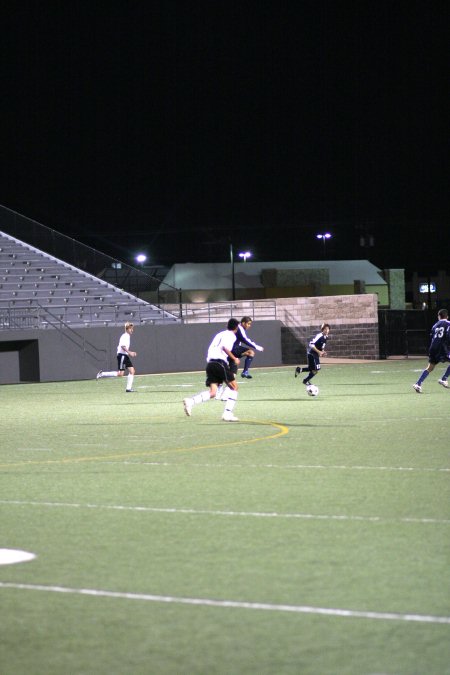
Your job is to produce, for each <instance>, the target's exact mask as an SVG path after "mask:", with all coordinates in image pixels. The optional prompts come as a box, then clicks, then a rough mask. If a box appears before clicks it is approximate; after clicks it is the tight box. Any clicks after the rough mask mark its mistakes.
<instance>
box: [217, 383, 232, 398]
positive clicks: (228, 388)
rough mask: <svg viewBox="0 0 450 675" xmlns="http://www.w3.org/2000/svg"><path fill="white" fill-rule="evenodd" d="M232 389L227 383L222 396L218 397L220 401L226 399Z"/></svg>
mask: <svg viewBox="0 0 450 675" xmlns="http://www.w3.org/2000/svg"><path fill="white" fill-rule="evenodd" d="M232 391H233V390H232V389H230V387H229V386H228V385H227V386H226V387H225V388H224V390H223V392H222V396H221V397H220V398H221V399H222V401H228V397H229V395H230V392H232Z"/></svg>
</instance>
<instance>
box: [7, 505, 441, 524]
mask: <svg viewBox="0 0 450 675" xmlns="http://www.w3.org/2000/svg"><path fill="white" fill-rule="evenodd" d="M0 504H5V505H13V506H42V507H50V508H55V507H56V508H74V509H101V510H107V511H134V512H137V511H139V512H141V513H171V514H181V515H192V516H227V517H240V518H284V519H288V518H289V519H298V520H334V521H344V522H345V521H347V522H355V521H356V522H367V523H420V524H431V525H450V520H446V519H440V518H383V517H382V516H346V515H328V514H317V513H277V512H264V511H213V510H210V509H185V508H176V507H153V506H124V505H119V504H77V503H69V502H37V501H24V500H15V499H14V500H12V499H11V500H8V499H0Z"/></svg>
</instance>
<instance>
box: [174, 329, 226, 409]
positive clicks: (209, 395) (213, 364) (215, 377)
mask: <svg viewBox="0 0 450 675" xmlns="http://www.w3.org/2000/svg"><path fill="white" fill-rule="evenodd" d="M238 326H239V321H238V320H237V319H229V321H228V324H227V329H226V330H223V331H221V332H220V333H217V335H215V336H214V337H213V339H212V341H211V344H210V345H209V347H208V354H207V357H206V386H207V387H208V389H207V390H205V391H202V392H200V393H199V394H195V396H192V397H190V398H185V399H184V400H183V406H184V412H185V413H186V415H187V416H188V417H190V416H191V415H192V408H193V407H194V405H199V404H200V403H206V402H207V401H210V400H211V399H214V398H215V397H216V393H217V387H218V386H219V385H221V384H223V383H226V385H227V387H226V389H225V392H224V393H223V394H222V400H225V410H224V413H223V415H222V419H223V420H224V422H238V421H239V420H238V418H237V417H235V416H234V415H233V408H234V406H235V404H236V401H237V397H238V385H237V382H236V377H235V374H234V373H233V372H232V371H231V369H230V366H229V363H228V359H231V360H232V361H234V362H235V363H239V359H238V357H237V356H234V355H233V354H232V352H231V350H232V348H233V345H234V342H235V340H236V332H237V329H238Z"/></svg>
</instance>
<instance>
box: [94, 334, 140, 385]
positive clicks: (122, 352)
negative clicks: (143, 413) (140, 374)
mask: <svg viewBox="0 0 450 675" xmlns="http://www.w3.org/2000/svg"><path fill="white" fill-rule="evenodd" d="M133 331H134V325H133V324H132V323H131V321H127V323H126V324H125V333H123V335H121V337H120V340H119V344H118V345H117V370H106V371H104V370H100V372H98V373H97V380H99V379H100V378H101V377H123V376H124V375H125V370H128V375H127V388H126V389H125V391H126V392H127V394H129V393H132V392H134V389H133V379H134V376H135V374H136V371H135V369H134V366H133V364H132V363H131V358H130V357H134V356H136V352H132V351H131V350H130V341H131V336H132V335H133Z"/></svg>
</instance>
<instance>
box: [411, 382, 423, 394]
mask: <svg viewBox="0 0 450 675" xmlns="http://www.w3.org/2000/svg"><path fill="white" fill-rule="evenodd" d="M413 389H414V391H417V393H418V394H421V393H422V387H421V386H420V384H417V383H416V384H413Z"/></svg>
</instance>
